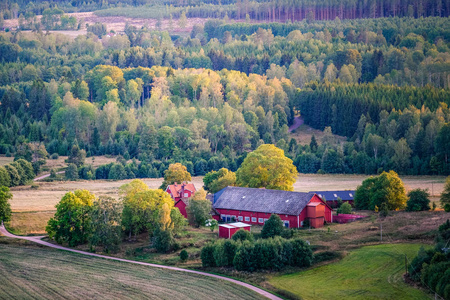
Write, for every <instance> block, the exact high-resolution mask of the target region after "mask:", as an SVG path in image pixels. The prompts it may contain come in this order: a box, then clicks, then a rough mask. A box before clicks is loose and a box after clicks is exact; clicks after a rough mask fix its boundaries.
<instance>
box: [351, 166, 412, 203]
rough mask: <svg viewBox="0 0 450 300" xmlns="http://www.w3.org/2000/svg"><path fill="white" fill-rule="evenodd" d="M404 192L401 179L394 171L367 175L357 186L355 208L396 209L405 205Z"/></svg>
mask: <svg viewBox="0 0 450 300" xmlns="http://www.w3.org/2000/svg"><path fill="white" fill-rule="evenodd" d="M406 201H407V197H406V192H405V187H404V185H403V182H402V180H401V179H400V178H399V177H398V174H397V173H395V172H394V171H389V172H383V173H381V174H380V175H379V176H376V177H369V178H367V179H366V180H364V181H363V182H362V185H360V186H358V188H357V189H356V192H355V200H354V205H355V207H356V208H357V209H370V210H376V209H382V208H384V207H385V208H386V209H387V210H397V209H402V208H405V206H406Z"/></svg>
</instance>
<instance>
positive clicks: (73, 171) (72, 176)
mask: <svg viewBox="0 0 450 300" xmlns="http://www.w3.org/2000/svg"><path fill="white" fill-rule="evenodd" d="M64 176H65V177H66V179H68V180H76V179H78V169H77V165H76V164H69V165H68V166H67V169H66V172H65V175H64Z"/></svg>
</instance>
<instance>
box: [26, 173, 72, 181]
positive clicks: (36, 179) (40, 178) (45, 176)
mask: <svg viewBox="0 0 450 300" xmlns="http://www.w3.org/2000/svg"><path fill="white" fill-rule="evenodd" d="M64 172H65V171H59V172H56V174H63V173H64ZM47 177H50V174H45V175H41V176H39V177H36V178H35V179H33V181H39V180H42V179H44V178H47Z"/></svg>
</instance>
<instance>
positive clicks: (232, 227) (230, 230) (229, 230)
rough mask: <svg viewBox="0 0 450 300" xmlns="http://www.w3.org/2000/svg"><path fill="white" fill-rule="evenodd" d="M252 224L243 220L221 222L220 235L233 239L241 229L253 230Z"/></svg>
mask: <svg viewBox="0 0 450 300" xmlns="http://www.w3.org/2000/svg"><path fill="white" fill-rule="evenodd" d="M251 228H252V225H250V224H245V223H242V222H236V223H228V224H220V225H219V237H221V238H224V239H231V237H232V236H233V234H235V233H236V232H237V231H238V230H239V229H244V230H247V231H251Z"/></svg>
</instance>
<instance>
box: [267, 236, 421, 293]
mask: <svg viewBox="0 0 450 300" xmlns="http://www.w3.org/2000/svg"><path fill="white" fill-rule="evenodd" d="M420 246H421V245H418V244H391V245H377V246H369V247H363V248H361V249H358V250H354V251H352V252H350V253H349V254H348V256H346V257H345V258H344V259H342V260H341V261H339V262H337V263H333V264H329V265H325V266H322V267H319V268H315V269H312V270H308V271H305V272H300V273H295V274H289V275H283V276H279V277H274V278H272V279H271V280H270V283H271V284H272V285H273V286H275V287H277V288H279V289H283V290H287V291H290V292H292V293H294V294H296V295H298V296H300V297H302V298H303V299H427V298H428V297H427V295H426V294H425V293H424V292H422V291H420V290H418V289H415V288H413V287H410V286H409V285H407V284H405V283H404V282H403V278H402V275H403V273H404V272H405V265H404V263H405V258H404V255H405V254H406V255H407V256H408V259H412V258H413V257H414V256H415V255H416V254H417V251H418V250H419V248H420Z"/></svg>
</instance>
